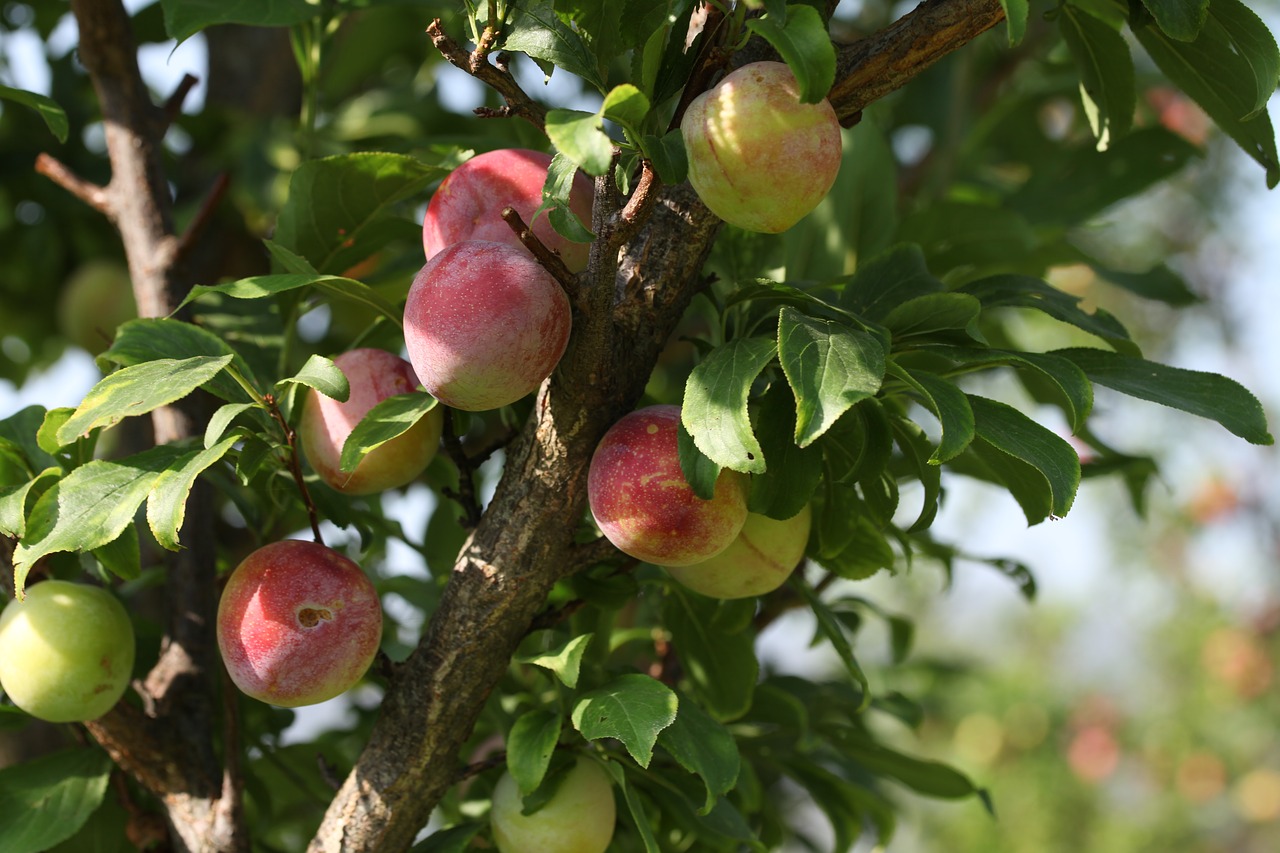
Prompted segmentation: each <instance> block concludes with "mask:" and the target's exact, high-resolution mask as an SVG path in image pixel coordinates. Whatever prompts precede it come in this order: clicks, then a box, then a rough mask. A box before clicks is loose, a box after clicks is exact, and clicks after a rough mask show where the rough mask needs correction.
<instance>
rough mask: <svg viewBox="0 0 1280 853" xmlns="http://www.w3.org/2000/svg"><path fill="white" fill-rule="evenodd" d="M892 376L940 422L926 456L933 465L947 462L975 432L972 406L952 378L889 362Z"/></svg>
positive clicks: (955, 455) (964, 445)
mask: <svg viewBox="0 0 1280 853" xmlns="http://www.w3.org/2000/svg"><path fill="white" fill-rule="evenodd" d="M889 371H890V373H892V374H893V376H895V377H897V378H898V379H901V380H902V381H903V382H906V383H907V385H909V386H910V387H911V388H912V389H913V390H915V392H916V394H917V395H918V396H919V398H920V402H921V403H923V404H924V405H925V406H926V407H927V408H928V409H929V411H931V412H933V414H934V416H935V417H937V419H938V423H939V424H940V425H941V426H942V435H941V437H940V440H939V442H938V448H937V449H936V450H935V451H934V452H933V454H932V455H931V456H930V457H929V461H930V462H931V463H933V464H935V465H940V464H941V463H943V462H949V461H951V460H952V459H954V458H956V457H957V456H959V455H960V454H961V453H963V452H964V450H965V448H967V447H968V446H969V443H970V442H972V441H973V437H974V435H975V434H976V432H975V426H974V418H973V409H972V408H971V407H970V406H969V400H968V398H967V397H966V396H965V393H964V392H963V391H961V390H960V389H959V388H958V387H957V386H956V384H955V383H954V382H951V381H950V380H947V379H944V378H942V377H941V376H938V375H936V374H934V373H929V372H928V371H925V370H908V369H905V368H902V367H899V366H897V365H894V364H892V363H891V364H890V366H889Z"/></svg>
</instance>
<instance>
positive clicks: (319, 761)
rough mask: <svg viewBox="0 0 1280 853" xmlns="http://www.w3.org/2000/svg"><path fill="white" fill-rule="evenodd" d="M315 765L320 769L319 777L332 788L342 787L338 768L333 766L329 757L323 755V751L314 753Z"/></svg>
mask: <svg viewBox="0 0 1280 853" xmlns="http://www.w3.org/2000/svg"><path fill="white" fill-rule="evenodd" d="M316 767H317V768H319V770H320V778H321V779H322V780H323V781H324V783H325V784H326V785H328V786H329V787H330V788H332V789H333V790H335V791H336V790H338V789H339V788H341V787H342V779H341V778H340V777H339V776H338V768H337V767H334V766H333V764H332V763H331V762H330V761H329V759H327V758H325V757H324V753H322V752H317V753H316Z"/></svg>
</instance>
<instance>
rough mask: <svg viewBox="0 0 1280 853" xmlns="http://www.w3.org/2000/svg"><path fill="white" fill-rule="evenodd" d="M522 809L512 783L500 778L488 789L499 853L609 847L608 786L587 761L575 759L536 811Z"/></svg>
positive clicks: (596, 851) (583, 852)
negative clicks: (489, 790) (522, 811)
mask: <svg viewBox="0 0 1280 853" xmlns="http://www.w3.org/2000/svg"><path fill="white" fill-rule="evenodd" d="M522 805H523V804H522V802H521V797H520V790H519V788H518V787H517V786H516V780H515V779H514V778H512V776H511V774H510V773H506V774H504V775H503V777H502V778H501V779H499V780H498V784H497V786H496V787H495V788H494V789H493V808H492V810H491V811H490V813H489V821H490V824H491V826H492V827H493V840H494V841H495V842H496V843H497V845H498V849H499V850H500V851H502V853H604V851H606V850H608V849H609V843H610V842H611V841H613V828H614V824H615V823H616V822H617V806H616V805H615V804H614V801H613V784H612V783H611V782H610V781H609V775H608V774H607V773H606V772H605V771H604V769H603V768H601V767H600V765H599V764H597V763H596V762H594V761H592V760H591V759H588V758H579V759H578V761H577V763H576V764H575V765H574V766H573V769H571V770H570V771H569V773H568V775H567V776H565V778H564V780H563V781H562V782H561V783H560V787H559V788H557V789H556V792H555V794H554V795H553V796H552V797H551V800H550V801H549V802H548V803H547V804H546V805H544V806H543V807H542V808H540V809H538V810H537V811H536V812H534V813H533V814H531V815H524V814H521V813H520V812H521V808H522Z"/></svg>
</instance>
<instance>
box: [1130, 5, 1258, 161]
mask: <svg viewBox="0 0 1280 853" xmlns="http://www.w3.org/2000/svg"><path fill="white" fill-rule="evenodd" d="M1223 5H1224V6H1227V7H1228V8H1232V9H1234V7H1231V6H1230V0H1226V2H1224V4H1223ZM1214 6H1217V3H1215V4H1214ZM1228 15H1229V18H1228V20H1230V21H1231V23H1232V26H1231V28H1228V27H1227V26H1224V24H1223V22H1222V21H1221V20H1220V19H1219V18H1218V17H1217V15H1216V13H1215V11H1214V8H1213V7H1211V8H1210V14H1209V19H1208V20H1207V21H1206V22H1205V25H1204V27H1203V28H1201V29H1200V33H1199V35H1198V36H1196V38H1195V41H1178V40H1175V39H1173V38H1171V37H1170V36H1169V35H1168V34H1167V33H1166V32H1165V31H1163V30H1161V29H1159V28H1157V27H1155V26H1153V25H1152V24H1151V23H1150V22H1149V21H1135V22H1134V23H1133V26H1132V29H1133V34H1134V35H1135V36H1137V38H1138V41H1139V42H1140V43H1141V44H1142V46H1143V47H1144V48H1146V51H1147V53H1148V54H1150V55H1151V58H1152V59H1153V60H1154V61H1155V63H1156V65H1157V66H1159V67H1160V70H1161V71H1163V72H1164V73H1165V75H1166V76H1167V77H1168V78H1169V79H1170V80H1171V81H1173V83H1174V84H1175V85H1176V86H1177V87H1178V88H1179V89H1181V90H1182V91H1184V92H1186V93H1187V95H1189V96H1190V97H1191V99H1192V100H1194V101H1195V102H1196V103H1197V104H1199V105H1200V106H1201V107H1202V108H1203V109H1204V111H1205V112H1206V113H1208V114H1209V117H1210V118H1211V119H1213V121H1214V123H1215V124H1217V125H1218V127H1220V128H1222V130H1223V131H1224V132H1226V134H1227V135H1228V136H1230V137H1231V138H1232V139H1233V140H1235V142H1236V144H1237V145H1239V146H1240V147H1241V148H1242V149H1244V151H1245V153H1247V154H1248V155H1249V156H1250V157H1252V158H1253V159H1254V160H1256V161H1258V163H1259V164H1260V165H1261V166H1262V167H1263V168H1264V169H1266V172H1267V186H1268V187H1274V186H1276V184H1277V183H1280V155H1278V154H1277V152H1276V139H1275V131H1274V130H1273V128H1272V125H1271V119H1270V117H1269V116H1268V115H1267V113H1266V111H1265V110H1259V108H1258V105H1259V98H1263V99H1264V100H1265V98H1266V97H1268V96H1270V94H1271V92H1270V91H1269V90H1268V91H1266V92H1265V94H1264V93H1263V92H1261V91H1259V85H1258V84H1259V79H1258V76H1257V75H1256V74H1255V68H1258V67H1261V66H1262V65H1264V64H1266V63H1267V62H1269V61H1270V60H1264V59H1261V58H1259V59H1256V60H1255V61H1254V62H1253V63H1251V62H1250V60H1249V59H1248V58H1246V55H1245V53H1244V51H1246V50H1247V51H1250V53H1252V52H1254V51H1255V50H1257V43H1260V42H1264V41H1265V39H1266V38H1267V37H1269V34H1267V35H1266V36H1264V35H1263V34H1264V33H1265V32H1266V28H1265V27H1262V25H1261V22H1257V23H1252V24H1244V20H1245V19H1244V16H1243V15H1240V14H1239V13H1238V11H1237V13H1236V14H1235V15H1234V16H1231V15H1230V13H1228ZM1241 26H1243V30H1242V29H1241V28H1240V27H1241ZM1264 73H1269V72H1264ZM1272 88H1274V83H1273V84H1272Z"/></svg>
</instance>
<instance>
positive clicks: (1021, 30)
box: [1000, 0, 1031, 47]
mask: <svg viewBox="0 0 1280 853" xmlns="http://www.w3.org/2000/svg"><path fill="white" fill-rule="evenodd" d="M1000 5H1001V6H1002V7H1004V19H1005V24H1006V25H1007V26H1008V30H1009V46H1010V47H1013V46H1014V45H1017V44H1020V43H1021V42H1022V39H1023V38H1024V37H1025V36H1026V34H1027V17H1028V15H1030V13H1031V9H1030V6H1031V4H1030V3H1029V2H1028V0H1000Z"/></svg>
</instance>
